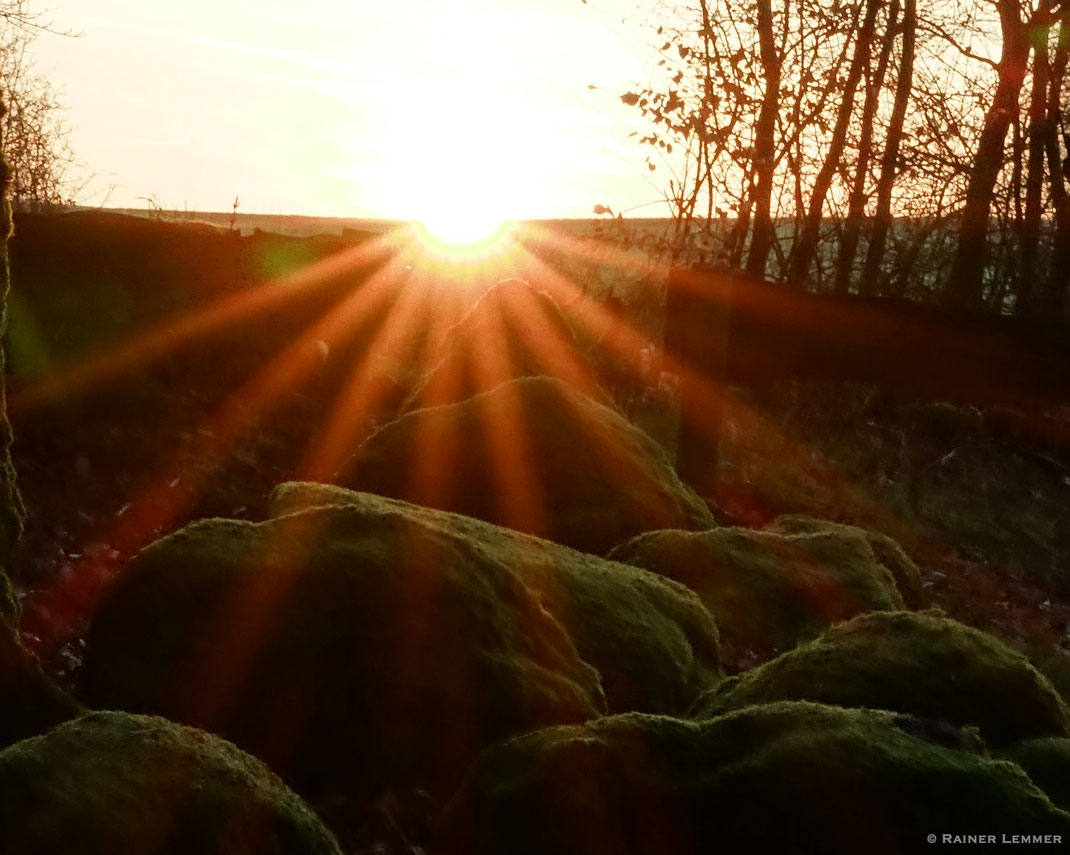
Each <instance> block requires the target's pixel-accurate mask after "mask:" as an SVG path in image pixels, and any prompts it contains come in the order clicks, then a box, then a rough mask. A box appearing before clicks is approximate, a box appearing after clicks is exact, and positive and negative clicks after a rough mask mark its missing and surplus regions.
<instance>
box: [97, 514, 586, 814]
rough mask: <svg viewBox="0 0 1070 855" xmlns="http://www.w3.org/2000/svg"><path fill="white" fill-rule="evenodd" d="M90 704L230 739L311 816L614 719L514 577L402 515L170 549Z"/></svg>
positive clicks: (116, 615)
mask: <svg viewBox="0 0 1070 855" xmlns="http://www.w3.org/2000/svg"><path fill="white" fill-rule="evenodd" d="M82 690H83V693H84V696H85V698H86V699H87V700H88V701H89V702H90V703H91V704H92V705H94V706H99V707H107V708H117V709H124V710H128V711H131V712H149V713H158V714H161V715H165V716H166V717H168V718H172V719H174V720H176V721H182V722H184V723H188V724H193V725H196V726H200V727H203V728H204V729H206V730H210V731H213V732H215V733H219V734H222V735H224V736H226V737H227V738H229V739H232V740H233V741H234V742H235V743H237V744H238V745H239V746H240V747H242V748H244V749H246V750H248V751H251V752H252V753H254V754H256V755H257V756H259V757H261V758H262V759H264V760H266V761H267V762H268V763H269V765H271V766H272V768H274V769H275V770H276V771H278V772H280V773H282V774H283V775H284V777H286V778H287V780H289V781H290V782H291V784H292V785H293V786H294V787H295V788H296V789H297V790H298V791H299V792H301V793H302V795H305V796H306V797H308V798H313V797H315V798H321V797H326V796H329V795H331V794H333V793H336V792H337V793H341V794H346V795H349V796H351V797H353V798H366V797H369V796H374V795H375V794H377V793H379V792H380V791H382V790H384V789H387V788H390V787H394V786H414V785H426V786H428V787H438V786H446V785H448V784H449V783H450V781H451V780H452V778H453V776H454V775H456V774H457V773H458V772H459V771H460V770H462V769H463V768H464V767H465V766H466V765H467V764H468V762H469V761H470V760H471V758H472V757H473V756H475V754H476V753H478V752H479V751H480V750H482V749H483V748H484V747H485V746H486V745H488V744H489V743H491V742H493V741H495V740H498V739H501V738H504V737H506V736H510V735H512V734H515V733H518V732H521V731H524V730H529V729H531V728H534V727H539V726H542V725H547V724H557V723H562V722H575V721H583V720H586V719H588V718H590V717H591V716H594V715H596V714H597V713H599V712H600V711H602V710H603V709H604V708H605V700H604V698H603V696H602V691H601V687H600V685H599V681H598V674H597V672H596V671H595V670H594V669H593V668H592V667H591V666H589V665H587V664H586V663H584V662H583V661H582V660H581V659H580V658H579V656H578V655H577V653H576V650H575V647H574V646H573V644H572V642H571V640H570V639H569V637H568V635H567V634H566V633H565V631H564V630H563V629H562V628H561V626H560V625H559V624H558V623H557V622H556V621H555V620H554V619H553V618H552V617H551V616H550V614H549V613H548V612H547V611H546V610H545V609H544V608H543V606H542V604H541V603H540V602H539V600H538V599H537V598H536V596H535V595H534V594H532V593H531V592H530V591H529V590H528V588H527V587H525V586H524V584H523V583H522V582H521V581H520V580H519V579H518V578H517V576H516V574H515V573H514V572H513V571H512V570H511V568H509V567H507V566H506V565H504V564H503V563H502V562H501V561H499V560H498V559H497V558H495V557H494V556H493V555H491V554H489V553H488V552H486V551H485V550H483V549H481V548H480V546H479V545H478V544H477V543H474V542H472V541H469V540H466V539H465V538H462V537H459V536H456V535H453V534H451V533H449V532H447V531H445V530H443V529H441V528H436V527H433V526H430V525H425V524H423V523H421V522H420V521H419V520H418V519H416V518H414V517H413V516H411V515H406V514H401V513H395V512H391V511H390V510H389V509H382V512H380V513H369V514H354V513H351V512H350V511H349V510H348V509H346V508H314V509H311V510H308V511H304V512H302V513H297V514H291V515H289V516H285V517H281V518H278V519H273V520H269V521H267V522H264V523H258V524H252V523H247V522H239V521H228V520H205V521H201V522H197V523H194V524H192V525H190V526H187V527H186V528H184V529H182V530H180V531H178V532H176V533H175V534H173V535H170V536H169V537H166V538H164V539H162V540H160V541H157V542H156V543H154V544H153V545H151V546H149V547H148V548H146V549H145V550H143V551H142V552H141V553H139V554H138V555H137V556H135V558H134V559H133V560H132V561H131V562H130V563H129V564H128V565H127V566H126V567H125V568H124V569H123V570H122V571H121V572H120V573H119V575H118V577H117V579H116V581H115V582H114V584H113V585H112V587H111V588H110V589H109V591H108V592H107V594H106V595H105V597H104V599H103V601H102V602H101V605H100V607H99V610H98V611H97V613H96V615H95V616H94V618H93V621H92V625H91V627H90V632H89V635H88V638H87V645H86V651H85V665H84V667H83V670H82Z"/></svg>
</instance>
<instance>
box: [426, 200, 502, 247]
mask: <svg viewBox="0 0 1070 855" xmlns="http://www.w3.org/2000/svg"><path fill="white" fill-rule="evenodd" d="M510 225H511V224H510V223H509V222H507V221H505V220H502V219H501V218H499V217H494V216H487V215H481V214H478V213H475V212H463V211H458V212H454V213H453V214H447V215H435V216H430V217H426V218H424V219H422V220H420V221H419V222H417V223H416V229H417V233H418V234H419V236H420V238H421V241H422V242H423V243H424V244H426V245H429V246H430V247H431V248H433V249H438V250H442V251H445V252H448V253H451V254H454V253H463V254H473V253H474V254H479V253H482V252H485V251H493V250H495V249H496V248H498V247H499V246H500V245H501V244H502V242H503V241H504V240H505V238H506V236H507V235H508V233H509V231H510Z"/></svg>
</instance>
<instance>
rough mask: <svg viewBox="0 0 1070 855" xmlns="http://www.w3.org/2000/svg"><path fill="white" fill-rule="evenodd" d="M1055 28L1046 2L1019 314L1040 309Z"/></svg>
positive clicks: (1036, 29) (1033, 90)
mask: <svg viewBox="0 0 1070 855" xmlns="http://www.w3.org/2000/svg"><path fill="white" fill-rule="evenodd" d="M1050 27H1051V8H1050V2H1045V4H1044V5H1043V6H1041V7H1040V9H1038V10H1037V14H1036V15H1035V16H1034V19H1033V21H1032V22H1031V25H1030V30H1031V31H1032V32H1033V34H1034V35H1033V39H1032V41H1033V83H1032V86H1031V87H1030V92H1029V126H1028V131H1027V134H1028V141H1027V144H1028V146H1029V161H1028V166H1027V171H1026V179H1025V214H1024V217H1023V220H1022V247H1021V256H1020V265H1021V266H1020V269H1019V271H1018V291H1017V293H1016V294H1015V301H1014V311H1015V313H1016V314H1019V315H1026V314H1030V313H1032V312H1033V311H1034V310H1035V308H1036V305H1035V304H1036V282H1037V280H1038V276H1037V273H1038V271H1037V269H1036V268H1037V262H1038V260H1039V259H1038V252H1037V249H1038V247H1039V245H1040V222H1041V216H1042V213H1043V202H1044V199H1043V193H1044V151H1045V140H1046V137H1047V136H1048V78H1049V71H1050V65H1049V61H1048V29H1049V28H1050Z"/></svg>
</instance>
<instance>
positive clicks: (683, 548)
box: [609, 528, 903, 670]
mask: <svg viewBox="0 0 1070 855" xmlns="http://www.w3.org/2000/svg"><path fill="white" fill-rule="evenodd" d="M609 557H610V558H611V559H613V560H615V561H623V562H626V563H628V564H635V565H637V566H639V567H644V568H646V569H647V570H650V571H652V572H654V573H658V574H660V575H662V576H665V577H667V578H669V579H674V580H676V581H677V582H681V583H683V584H684V585H687V586H688V587H689V588H691V589H693V590H694V591H695V592H697V593H698V595H699V598H700V599H701V600H702V602H703V603H705V604H706V607H707V608H708V609H709V610H710V612H711V613H712V614H713V617H714V620H716V621H717V628H718V630H719V631H720V634H721V648H722V650H721V658H722V661H723V662H724V663H725V667H726V668H728V669H730V670H739V669H740V668H746V667H749V666H751V665H753V664H754V663H755V662H758V661H762V660H765V659H769V658H770V657H772V656H775V655H776V654H777V653H780V652H782V651H784V650H788V649H790V648H792V647H794V646H795V645H796V644H798V643H799V642H800V641H806V640H809V639H811V638H814V637H815V636H817V635H818V634H819V633H820V632H821V631H822V630H824V629H826V628H827V627H829V626H830V625H832V624H834V623H837V622H839V621H842V620H846V619H848V618H851V617H854V616H855V615H857V614H860V613H862V612H867V611H875V610H886V609H901V608H903V598H902V596H901V595H900V593H899V590H898V588H897V587H896V584H895V580H894V578H893V577H892V575H891V573H890V572H889V571H888V569H887V568H886V567H885V566H884V565H882V564H880V563H879V562H878V561H877V560H876V559H875V558H874V555H873V551H872V549H871V548H870V545H869V542H868V540H867V538H866V537H865V535H864V534H863V533H862V532H861V531H860V530H858V529H854V530H849V529H842V530H839V531H823V532H816V533H804V534H782V533H779V532H763V531H752V530H750V529H744V528H720V529H713V530H711V531H703V532H687V531H655V532H649V533H647V534H643V535H640V536H639V537H637V538H634V539H633V540H631V541H629V542H627V543H624V544H622V545H621V546H619V547H617V548H616V549H614V550H613V551H612V552H611V553H610V554H609Z"/></svg>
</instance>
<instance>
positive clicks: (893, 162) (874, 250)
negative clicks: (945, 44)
mask: <svg viewBox="0 0 1070 855" xmlns="http://www.w3.org/2000/svg"><path fill="white" fill-rule="evenodd" d="M917 24H918V16H917V5H916V0H906V5H905V6H904V8H903V24H902V32H903V51H902V56H901V57H900V59H899V76H898V78H897V79H896V83H895V101H894V102H893V104H892V116H891V119H890V121H889V123H888V136H887V138H886V139H885V143H884V155H883V157H882V158H881V171H880V177H879V178H878V179H877V205H876V209H875V211H874V214H873V231H872V232H871V233H870V236H869V245H868V246H867V247H866V260H865V263H863V265H862V277H861V279H860V281H859V287H858V290H859V291H860V292H861V293H862V294H867V295H872V294H876V293H877V291H878V284H879V283H878V279H879V277H880V266H881V261H883V260H884V247H885V246H886V245H887V242H888V232H889V230H890V229H891V227H892V187H893V186H894V184H895V179H896V169H897V167H898V164H899V146H900V144H901V143H902V141H903V126H904V124H905V123H906V115H907V104H908V103H909V102H910V92H911V90H912V88H913V85H914V43H915V40H916V35H917Z"/></svg>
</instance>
